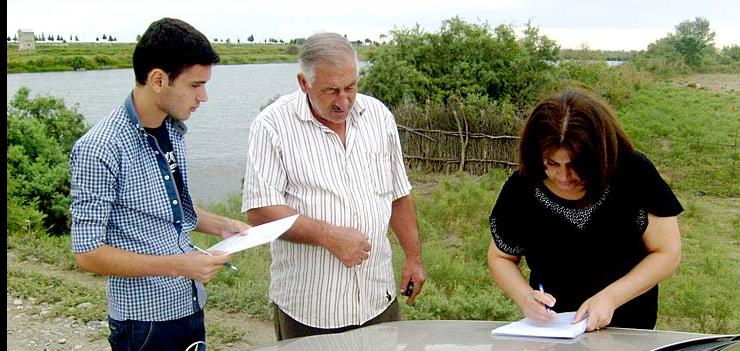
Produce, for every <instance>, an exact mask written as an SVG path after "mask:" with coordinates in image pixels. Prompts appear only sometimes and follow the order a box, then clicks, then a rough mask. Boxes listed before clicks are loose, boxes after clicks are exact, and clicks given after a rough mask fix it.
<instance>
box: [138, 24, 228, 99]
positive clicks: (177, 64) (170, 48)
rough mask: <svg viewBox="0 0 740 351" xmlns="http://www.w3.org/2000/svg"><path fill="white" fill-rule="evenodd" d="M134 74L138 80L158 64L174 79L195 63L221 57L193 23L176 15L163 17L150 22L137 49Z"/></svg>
mask: <svg viewBox="0 0 740 351" xmlns="http://www.w3.org/2000/svg"><path fill="white" fill-rule="evenodd" d="M133 61H134V74H135V75H136V82H137V83H138V84H142V85H143V84H145V83H146V76H147V75H148V74H149V71H151V70H152V69H154V68H160V69H162V70H163V71H165V72H167V74H168V75H169V78H170V81H173V80H175V78H177V76H178V75H180V73H182V71H183V70H184V69H186V68H188V67H190V66H193V65H212V64H216V63H218V62H219V61H220V58H219V56H218V54H217V53H216V52H215V51H214V50H213V47H212V46H211V43H210V42H209V41H208V38H206V36H205V35H203V33H201V32H199V31H198V30H197V29H195V28H193V26H191V25H189V24H187V23H185V22H183V21H181V20H179V19H174V18H166V17H165V18H162V19H160V20H158V21H156V22H153V23H152V24H151V25H149V28H147V30H146V32H144V35H142V36H141V38H139V42H138V43H137V44H136V48H135V49H134V60H133Z"/></svg>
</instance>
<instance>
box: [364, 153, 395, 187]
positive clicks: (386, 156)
mask: <svg viewBox="0 0 740 351" xmlns="http://www.w3.org/2000/svg"><path fill="white" fill-rule="evenodd" d="M366 172H367V173H366V174H367V175H368V176H369V177H370V183H371V186H372V189H373V192H374V193H375V194H377V195H381V196H385V195H388V194H390V193H391V191H392V190H393V174H392V172H391V154H390V153H387V152H368V153H367V169H366Z"/></svg>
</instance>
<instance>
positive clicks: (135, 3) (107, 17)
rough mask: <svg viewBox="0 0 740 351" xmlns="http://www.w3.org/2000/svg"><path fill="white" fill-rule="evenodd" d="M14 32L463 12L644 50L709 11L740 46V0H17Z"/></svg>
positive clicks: (403, 20) (132, 35) (360, 26)
mask: <svg viewBox="0 0 740 351" xmlns="http://www.w3.org/2000/svg"><path fill="white" fill-rule="evenodd" d="M7 5H8V12H7V13H8V21H7V26H8V27H7V34H8V36H10V37H11V38H13V35H14V34H15V33H16V32H17V31H18V29H30V30H33V31H34V32H36V33H42V32H43V33H45V35H47V36H48V34H49V33H51V34H53V35H54V36H56V35H61V36H63V37H64V38H65V39H69V36H70V35H76V36H77V37H78V38H79V39H80V40H81V41H95V38H96V37H102V36H103V34H106V35H113V36H114V37H115V38H116V39H117V40H118V41H119V42H133V41H135V39H136V35H137V34H141V33H143V32H144V31H145V30H146V28H147V27H148V26H149V24H150V23H151V22H153V21H155V20H157V19H160V18H162V17H174V18H179V19H181V20H184V21H186V22H188V23H190V24H191V25H193V26H194V27H195V28H197V29H198V30H200V31H201V32H203V33H204V34H205V35H206V36H207V37H209V38H210V39H214V38H218V39H219V40H225V39H226V38H229V39H230V40H231V41H232V42H236V41H237V39H239V40H240V41H241V42H245V41H246V39H247V37H249V36H250V35H254V38H255V41H258V42H262V41H264V40H266V39H269V38H275V39H282V40H285V41H289V40H290V39H293V38H305V37H308V36H310V35H311V34H314V33H317V32H323V31H329V32H337V33H340V34H344V35H346V36H347V38H348V39H350V40H353V41H354V40H362V41H364V40H365V39H370V40H374V41H382V38H383V36H385V37H386V40H387V38H389V37H390V35H389V32H390V31H391V30H394V29H403V28H407V29H408V28H413V27H414V26H416V25H417V24H418V25H419V26H420V27H421V29H422V30H424V31H425V32H437V31H439V29H440V27H441V25H442V22H443V20H445V19H449V18H452V17H454V16H458V17H460V18H461V19H463V20H464V21H466V22H468V23H477V24H483V23H488V24H489V25H490V26H491V27H495V26H498V25H500V24H505V25H510V26H512V27H513V28H514V29H515V30H517V33H518V34H519V35H521V30H522V29H523V28H524V26H525V25H526V23H527V22H528V21H531V23H532V24H533V25H534V26H536V27H538V28H539V30H540V33H541V34H544V35H547V36H548V37H549V38H551V39H554V40H556V41H557V42H558V44H559V45H560V46H561V47H562V48H570V49H579V48H582V47H584V46H585V47H588V48H590V49H598V50H644V49H646V48H647V46H648V44H650V43H652V42H654V41H655V40H657V39H660V38H663V37H665V36H667V34H668V33H672V32H674V30H675V26H676V25H677V24H679V23H680V22H682V21H685V20H693V19H694V18H696V17H704V18H706V19H708V20H709V23H710V28H711V29H712V30H713V31H714V32H715V33H716V37H715V45H716V46H717V47H719V48H721V47H723V46H726V45H740V15H738V14H740V1H738V0H701V1H700V0H693V1H687V0H673V1H666V0H639V1H638V0H613V1H604V0H551V1H547V0H371V1H346V0H345V1H339V0H314V1H311V0H300V1H297V0H241V1H238V0H206V1H203V0H179V1H164V0H70V1H59V0H7Z"/></svg>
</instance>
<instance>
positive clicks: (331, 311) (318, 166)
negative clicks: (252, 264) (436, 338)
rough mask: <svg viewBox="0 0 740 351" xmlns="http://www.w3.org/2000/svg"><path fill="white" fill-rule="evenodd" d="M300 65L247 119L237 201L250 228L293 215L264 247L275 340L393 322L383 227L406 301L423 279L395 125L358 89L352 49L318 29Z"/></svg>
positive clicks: (306, 45) (391, 276) (392, 282)
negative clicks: (281, 90)
mask: <svg viewBox="0 0 740 351" xmlns="http://www.w3.org/2000/svg"><path fill="white" fill-rule="evenodd" d="M299 63H300V69H301V72H300V73H299V74H298V83H299V85H300V91H296V92H294V93H292V94H290V95H286V96H283V97H281V98H280V99H278V100H277V101H275V102H274V103H273V104H271V105H270V106H268V107H267V108H265V109H264V110H263V111H262V113H260V115H259V116H257V118H256V119H255V120H254V122H253V123H252V126H251V129H250V139H249V151H248V153H249V154H248V158H247V168H246V174H245V178H244V199H243V203H242V211H245V212H246V213H247V214H248V215H249V217H250V220H251V221H252V222H254V223H257V224H259V223H263V222H267V221H270V220H274V219H277V218H281V217H285V216H288V215H292V214H296V213H299V214H300V215H301V216H300V217H299V219H298V220H297V222H296V224H295V225H294V226H293V227H292V229H291V230H290V231H289V232H288V233H286V234H285V235H283V237H282V238H281V240H276V241H275V242H273V243H272V244H271V247H270V249H271V254H272V265H271V267H270V276H271V284H270V300H271V301H272V302H273V308H274V316H275V319H274V323H275V333H276V336H277V339H278V340H283V339H288V338H293V337H299V336H306V335H314V334H326V333H335V332H341V331H345V330H350V329H353V328H357V327H361V326H365V325H370V324H376V323H381V322H386V321H395V320H398V319H399V318H400V314H399V310H398V303H397V300H396V291H397V289H396V285H395V279H394V274H393V266H392V259H391V256H392V252H391V245H390V242H389V240H388V235H387V233H388V227H389V225H390V228H391V229H392V230H393V232H394V233H395V234H396V236H397V237H398V240H399V243H400V244H401V247H402V248H403V251H404V254H405V260H404V264H403V270H402V272H401V279H400V284H401V286H400V292H401V293H405V294H406V295H408V296H409V298H408V300H407V303H409V304H410V303H412V302H413V301H414V299H415V298H416V296H417V295H418V294H419V292H420V291H421V288H422V286H423V284H424V280H425V279H426V277H425V272H424V266H423V265H422V262H421V244H420V241H419V233H418V228H417V225H416V214H415V210H414V204H413V200H412V198H411V195H409V194H410V190H411V185H410V183H409V181H408V178H407V176H406V171H405V168H404V164H403V154H402V152H401V145H400V140H399V137H398V131H397V129H396V123H395V120H394V118H393V115H392V114H391V112H390V111H389V110H388V108H386V107H385V106H384V105H383V103H381V102H380V101H378V100H376V99H374V98H372V97H369V96H366V95H362V94H358V93H357V81H358V77H359V75H358V63H357V53H356V51H355V50H354V48H353V47H352V45H351V44H350V43H349V42H348V41H347V39H345V38H344V37H342V36H340V35H338V34H334V33H320V34H316V35H313V36H311V37H310V38H308V39H307V40H306V42H305V43H304V45H303V47H302V48H301V53H300V55H299ZM409 283H411V284H409ZM411 286H413V288H411V289H408V290H407V288H408V287H411Z"/></svg>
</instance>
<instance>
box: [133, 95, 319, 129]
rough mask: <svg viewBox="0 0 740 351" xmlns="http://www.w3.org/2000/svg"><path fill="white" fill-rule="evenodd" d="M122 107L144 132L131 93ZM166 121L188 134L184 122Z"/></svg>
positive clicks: (168, 119) (135, 124) (170, 119)
mask: <svg viewBox="0 0 740 351" xmlns="http://www.w3.org/2000/svg"><path fill="white" fill-rule="evenodd" d="M123 106H124V107H125V108H126V112H127V113H128V117H129V121H130V122H131V124H133V125H134V126H136V129H138V130H141V131H144V126H142V125H141V119H139V114H137V113H136V108H135V107H134V92H133V91H132V92H131V94H128V96H126V100H125V101H124V102H123ZM309 113H310V112H309ZM167 121H169V123H167V124H168V125H171V126H172V127H173V128H174V129H175V130H176V131H178V132H179V133H180V134H185V133H187V132H188V126H187V125H186V124H185V123H184V122H182V121H178V120H176V119H174V118H170V116H167V118H166V119H165V122H167Z"/></svg>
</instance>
